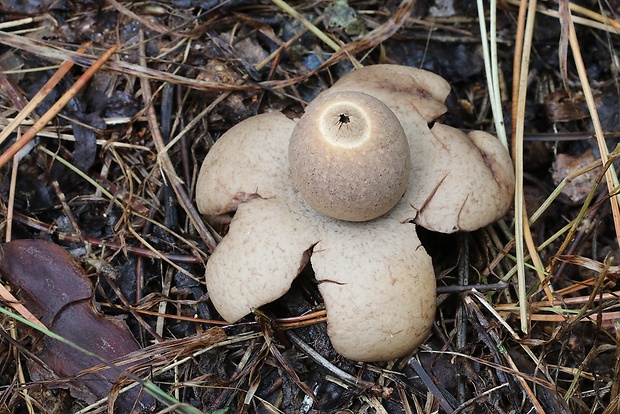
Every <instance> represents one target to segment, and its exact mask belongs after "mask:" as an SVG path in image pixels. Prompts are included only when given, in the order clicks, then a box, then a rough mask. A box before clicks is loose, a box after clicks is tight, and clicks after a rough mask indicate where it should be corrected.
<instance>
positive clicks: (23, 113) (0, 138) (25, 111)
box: [0, 44, 89, 144]
mask: <svg viewBox="0 0 620 414" xmlns="http://www.w3.org/2000/svg"><path fill="white" fill-rule="evenodd" d="M88 46H89V44H86V45H84V47H81V48H80V49H78V50H77V53H84V52H86V48H87V47H88ZM73 65H74V63H73V62H71V61H68V62H65V63H63V64H62V65H61V66H60V68H58V70H57V71H56V73H54V76H52V77H51V78H49V80H48V81H47V82H46V83H45V85H43V87H42V88H41V90H40V91H39V92H37V94H36V95H35V96H34V97H33V98H32V99H31V100H30V102H28V104H27V105H26V106H25V107H23V108H21V110H20V111H19V114H17V116H16V117H15V118H14V119H13V120H12V121H11V123H9V124H8V125H7V126H6V127H5V128H4V129H3V130H2V132H0V144H1V143H3V142H4V140H5V139H7V137H8V136H9V135H10V134H11V133H12V132H13V131H14V130H15V128H17V126H18V125H19V124H20V123H21V122H22V121H23V120H24V119H26V117H28V116H29V115H30V113H31V112H32V111H33V110H34V109H35V108H36V107H37V105H39V104H40V103H41V101H42V100H43V99H45V97H46V96H47V94H48V93H49V92H50V91H51V90H52V89H53V88H54V86H56V84H57V83H58V82H60V80H61V79H62V78H63V77H64V76H65V75H66V74H67V72H69V70H70V69H71V68H72V67H73Z"/></svg>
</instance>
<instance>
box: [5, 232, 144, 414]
mask: <svg viewBox="0 0 620 414" xmlns="http://www.w3.org/2000/svg"><path fill="white" fill-rule="evenodd" d="M0 273H2V276H3V277H4V279H5V280H6V281H7V282H8V283H9V284H10V285H11V287H12V288H13V291H14V292H15V296H16V297H17V298H18V299H19V300H20V301H21V302H22V304H23V305H24V306H25V307H26V308H28V309H29V310H30V311H31V312H32V313H33V314H34V315H35V316H36V317H38V318H39V320H40V321H41V322H43V323H44V324H45V325H46V326H47V327H48V328H49V329H50V330H52V331H54V332H55V333H57V334H58V335H60V336H62V337H63V338H66V339H67V340H69V341H71V342H73V343H75V344H77V345H79V346H80V347H82V348H84V349H87V350H89V351H91V352H93V353H94V354H96V355H99V356H100V357H102V358H105V359H106V360H107V361H111V360H114V359H116V358H120V357H123V356H125V355H127V354H129V353H130V352H133V351H137V350H139V349H140V347H139V345H138V344H137V343H136V341H135V340H134V338H133V336H132V335H131V332H130V331H129V328H128V327H127V325H125V323H124V322H122V321H120V320H118V319H114V318H110V317H105V316H103V315H102V314H100V313H99V312H98V311H97V310H96V309H95V307H94V304H93V300H92V297H93V286H92V284H91V283H90V280H88V278H86V276H85V275H84V273H83V271H82V269H81V268H80V267H79V266H78V265H77V264H76V263H75V262H74V261H73V258H72V257H71V256H70V255H69V254H68V253H67V252H66V251H65V250H64V249H63V248H61V247H60V246H58V245H56V244H54V243H50V242H46V241H43V240H16V241H12V242H10V243H6V244H5V245H4V246H2V248H1V249H0ZM32 336H33V338H34V343H33V349H32V351H33V352H34V353H35V355H36V356H37V357H38V358H39V359H40V360H41V361H42V362H43V363H44V364H45V366H42V365H40V364H39V363H37V362H35V361H28V362H29V364H28V368H29V372H30V376H31V378H32V379H33V380H35V381H41V380H44V381H47V385H48V386H50V387H60V388H69V390H70V391H71V394H72V395H73V396H75V397H77V398H80V399H83V400H84V401H86V402H88V403H93V402H95V401H97V400H99V399H101V398H104V397H107V396H108V394H109V393H110V390H111V388H112V385H113V384H114V382H116V381H117V380H118V379H119V371H118V370H116V369H112V368H106V369H102V370H100V371H98V372H97V373H96V374H94V373H89V374H86V375H81V376H77V377H76V374H78V373H79V372H80V371H83V370H85V369H88V368H91V367H93V366H95V365H98V364H100V361H99V360H98V359H97V358H94V357H92V356H88V355H85V354H83V353H81V352H78V351H77V350H75V349H74V348H72V347H71V346H69V345H68V344H65V343H62V342H59V341H57V340H55V339H53V338H51V337H49V336H47V335H43V334H40V333H38V332H34V333H33V335H32ZM122 368H123V369H128V368H130V366H124V367H122ZM154 404H155V400H154V399H153V397H151V396H150V395H148V394H146V393H144V392H142V391H141V389H140V387H134V388H133V389H131V390H130V391H128V392H126V393H124V394H120V395H119V396H118V399H117V401H116V408H117V409H118V410H119V412H123V413H129V412H140V411H142V410H145V409H147V408H149V407H151V406H154ZM134 406H135V409H134V408H133V407H134Z"/></svg>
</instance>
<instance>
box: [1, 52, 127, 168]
mask: <svg viewBox="0 0 620 414" xmlns="http://www.w3.org/2000/svg"><path fill="white" fill-rule="evenodd" d="M116 49H118V46H112V47H111V48H109V49H108V50H107V51H106V52H105V53H104V54H103V55H101V57H100V58H99V59H97V60H96V61H95V62H94V63H93V64H92V66H91V67H90V68H88V69H87V70H86V72H84V73H83V74H82V76H80V77H79V78H78V80H77V81H75V83H74V84H73V85H72V86H71V87H70V88H69V90H68V91H67V92H65V93H64V95H62V96H61V97H60V99H58V101H56V103H55V104H54V105H52V107H51V108H50V109H49V110H48V111H47V112H46V113H45V114H43V116H42V117H41V118H39V120H38V121H37V122H35V123H34V125H33V126H31V127H30V129H28V131H26V133H25V134H24V135H23V136H22V138H21V139H20V140H19V141H17V142H15V143H14V144H13V145H11V146H10V147H9V148H8V149H7V150H6V151H5V152H4V153H2V155H0V168H2V167H3V166H4V165H6V163H8V162H9V161H10V160H11V158H13V157H14V156H15V154H17V153H18V152H19V150H21V149H22V148H24V146H25V145H26V144H27V143H28V142H30V141H31V140H32V139H33V138H34V137H35V136H36V135H37V132H39V131H40V130H41V129H43V127H45V125H47V123H48V122H49V121H51V120H52V119H53V118H54V117H55V116H56V115H57V114H58V113H59V112H60V111H61V110H62V109H63V108H64V107H65V106H66V105H67V104H68V103H69V101H70V100H71V99H73V97H74V96H75V95H76V94H77V93H78V92H79V91H80V90H81V89H82V88H83V87H84V86H85V85H86V83H87V82H88V81H89V80H90V78H92V77H93V75H94V74H95V73H97V71H98V70H99V68H101V66H102V65H103V64H104V63H105V62H106V61H107V60H108V59H110V57H111V56H112V54H114V52H116Z"/></svg>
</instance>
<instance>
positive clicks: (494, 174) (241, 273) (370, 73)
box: [196, 65, 514, 361]
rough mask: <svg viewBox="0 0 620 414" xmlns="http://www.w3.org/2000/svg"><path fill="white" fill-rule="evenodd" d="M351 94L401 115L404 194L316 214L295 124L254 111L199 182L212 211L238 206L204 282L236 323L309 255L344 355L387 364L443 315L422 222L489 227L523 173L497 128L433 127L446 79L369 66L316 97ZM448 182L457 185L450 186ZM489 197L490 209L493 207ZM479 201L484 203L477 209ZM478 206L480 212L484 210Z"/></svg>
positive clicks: (206, 210) (286, 282)
mask: <svg viewBox="0 0 620 414" xmlns="http://www.w3.org/2000/svg"><path fill="white" fill-rule="evenodd" d="M369 79H370V80H369ZM373 79H374V81H373ZM344 91H357V92H364V93H367V94H369V95H372V96H374V97H375V98H378V99H380V100H381V101H382V102H383V103H384V104H385V105H386V106H387V107H388V108H390V110H391V111H392V112H393V113H394V114H395V116H396V118H397V119H398V120H399V121H400V124H401V126H402V128H403V130H404V132H405V134H406V136H407V141H408V143H409V147H410V157H411V158H410V162H411V170H410V176H409V180H408V181H409V183H408V186H407V189H406V192H405V194H404V196H403V197H402V198H400V200H398V201H397V204H396V206H394V207H393V208H392V209H391V210H389V211H388V212H387V213H385V214H383V215H381V216H380V217H377V218H375V219H373V220H371V221H366V222H350V221H343V220H338V219H334V218H331V217H328V216H327V215H325V214H321V213H319V212H317V211H316V210H314V209H313V208H311V207H310V206H309V204H308V203H307V202H306V201H305V200H304V199H303V198H302V196H301V194H300V192H299V191H298V190H297V189H296V188H295V185H294V184H293V180H292V179H291V175H290V173H289V158H288V154H289V139H290V136H291V134H292V132H293V130H294V129H295V126H296V122H295V121H292V120H290V119H288V118H287V117H286V116H284V115H282V114H280V113H270V114H263V115H258V116H256V117H252V118H249V119H247V120H246V121H243V122H242V123H240V124H239V125H237V126H235V127H233V128H231V129H230V130H229V131H228V132H227V133H226V134H224V135H223V136H222V137H221V138H220V139H219V140H218V141H217V142H216V143H215V145H214V146H213V147H212V148H211V150H210V152H209V154H208V155H207V157H206V158H205V161H204V163H203V166H202V168H201V171H200V175H199V179H198V184H197V194H196V198H197V203H198V206H199V209H200V211H201V212H202V213H203V214H205V215H207V216H209V215H218V214H225V213H228V212H231V211H235V210H236V214H235V216H234V217H233V220H232V222H231V225H230V229H229V232H228V234H227V235H226V236H225V237H224V238H223V240H222V241H221V243H220V244H219V245H218V247H217V249H216V250H215V252H214V253H213V255H212V256H211V257H210V258H209V260H208V262H207V268H206V281H207V288H208V291H209V294H210V297H211V300H212V301H213V304H214V306H215V307H216V309H217V310H218V311H219V312H220V314H221V315H222V317H223V318H224V319H226V320H227V321H229V322H234V321H237V320H238V319H240V318H242V317H243V316H245V315H247V314H248V313H250V312H251V309H253V308H257V307H259V306H262V305H264V304H266V303H269V302H271V301H273V300H275V299H277V298H278V297H280V296H282V295H283V294H284V293H285V292H286V291H287V290H288V289H289V288H290V284H291V282H292V280H293V279H294V278H295V277H296V276H297V275H298V273H299V272H300V271H301V270H302V269H303V268H304V266H305V265H306V264H307V262H308V260H310V262H311V263H312V267H313V270H314V272H315V277H316V279H317V281H318V282H319V290H320V292H321V295H322V296H323V299H324V302H325V307H326V310H327V318H328V334H329V336H330V339H331V341H332V344H333V346H334V348H335V349H336V351H338V352H339V353H341V354H342V355H343V356H345V357H347V358H350V359H353V360H359V361H379V360H388V359H393V358H396V357H399V356H403V355H406V354H407V353H409V352H411V351H412V350H414V349H415V348H416V347H417V346H418V345H419V344H420V343H422V342H423V341H424V340H425V339H426V336H427V334H428V331H429V329H430V326H431V324H432V321H433V317H434V312H435V299H434V297H435V277H434V272H433V267H432V263H431V259H430V257H429V256H428V254H427V253H426V252H425V250H424V248H423V247H422V245H421V243H420V241H419V240H418V237H417V235H416V232H415V226H416V225H415V224H414V223H413V222H415V223H418V224H420V225H423V226H428V227H429V228H430V229H431V230H434V231H442V232H453V231H458V230H473V229H475V228H478V227H481V226H484V225H486V224H489V223H491V222H492V221H494V220H496V219H498V218H499V217H501V216H502V215H503V214H505V212H506V211H507V209H508V208H509V206H510V199H511V197H512V191H513V187H512V181H513V180H514V177H513V172H512V165H511V162H510V157H509V156H508V154H507V152H506V150H505V149H503V147H502V146H501V144H499V142H498V141H497V139H495V138H494V137H492V136H491V135H489V134H486V133H482V132H474V133H470V134H465V133H463V132H461V131H458V130H455V129H453V128H450V127H446V126H442V125H440V124H437V123H436V124H435V125H434V126H433V128H432V129H429V127H428V123H429V122H431V121H433V120H434V119H435V118H436V117H437V116H439V115H440V114H441V113H443V112H444V111H445V106H444V104H443V100H444V99H445V96H446V95H447V93H448V92H449V86H448V85H447V83H446V82H445V81H444V80H443V79H442V78H440V77H439V76H437V75H434V74H432V73H430V72H426V71H423V70H419V69H414V68H409V67H401V66H395V65H376V66H370V67H368V68H363V69H359V70H357V71H355V72H352V73H351V74H349V75H347V76H345V77H343V78H342V79H341V80H340V81H338V82H337V83H336V84H335V85H334V86H333V87H332V88H330V89H329V90H327V91H325V92H323V93H322V94H321V95H320V96H319V97H318V98H317V99H323V98H324V97H325V96H328V95H331V94H335V93H339V92H344ZM431 172H432V173H431ZM482 178H486V179H488V180H490V181H491V183H490V185H491V187H490V189H489V190H484V191H479V187H480V186H482V185H484V184H483V183H482ZM451 182H455V183H457V185H456V187H450V188H447V187H446V188H444V186H445V185H447V184H448V183H451ZM451 185H452V184H451ZM459 190H464V194H457V196H456V197H455V198H452V199H451V200H450V201H449V202H448V203H449V204H451V207H452V208H453V209H454V210H455V211H453V212H451V213H449V214H445V213H444V212H443V211H441V210H442V209H443V208H444V207H445V203H442V200H443V198H444V197H445V194H446V193H451V192H457V193H458V191H459ZM499 192H501V193H499ZM488 203H491V204H492V205H493V208H492V209H491V210H492V211H491V212H488V211H485V210H486V208H487V207H486V206H487V205H488ZM475 206H478V207H482V211H478V212H476V211H475V209H473V208H470V207H475ZM438 210H439V211H438ZM437 214H439V215H437ZM479 214H482V218H475V217H476V216H478V217H479ZM412 221H413V222H412Z"/></svg>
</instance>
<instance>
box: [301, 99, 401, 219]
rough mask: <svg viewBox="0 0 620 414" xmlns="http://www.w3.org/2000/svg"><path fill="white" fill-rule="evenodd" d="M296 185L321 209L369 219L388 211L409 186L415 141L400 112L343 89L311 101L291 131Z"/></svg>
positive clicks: (340, 216)
mask: <svg viewBox="0 0 620 414" xmlns="http://www.w3.org/2000/svg"><path fill="white" fill-rule="evenodd" d="M289 165H290V171H291V176H292V178H293V182H294V183H295V186H296V188H297V189H298V190H299V192H300V193H301V195H302V197H303V198H304V200H305V201H306V202H307V203H308V204H309V205H310V206H311V207H312V208H314V209H315V210H317V211H318V212H320V213H322V214H325V215H327V216H330V217H333V218H336V219H340V220H347V221H368V220H372V219H375V218H377V217H379V216H381V215H383V214H385V213H386V212H388V211H389V210H390V209H391V208H392V207H394V205H396V203H397V202H398V201H399V200H400V198H401V197H402V195H403V194H404V193H405V190H406V189H407V185H408V182H409V181H408V180H409V175H410V171H411V160H410V157H409V144H408V142H407V137H406V135H405V132H404V131H403V128H402V126H401V125H400V123H399V122H398V119H397V118H396V116H395V115H394V113H393V112H392V111H391V110H390V109H389V108H388V107H387V106H386V105H384V104H383V103H382V102H381V101H379V100H378V99H376V98H374V97H372V96H370V95H367V94H365V93H361V92H341V93H335V94H330V95H328V96H326V97H325V98H318V99H316V100H315V101H313V102H312V103H311V104H310V105H308V107H307V109H306V113H305V114H304V115H303V116H302V117H301V119H300V120H299V122H298V123H297V126H296V127H295V129H294V130H293V134H292V135H291V141H290V143H289Z"/></svg>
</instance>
